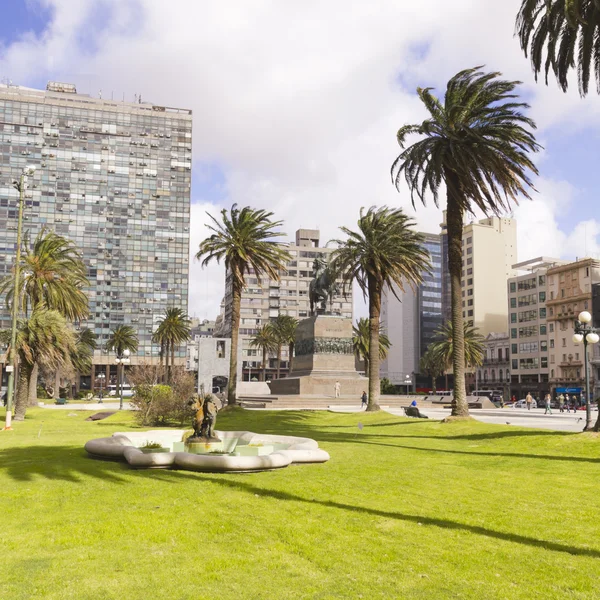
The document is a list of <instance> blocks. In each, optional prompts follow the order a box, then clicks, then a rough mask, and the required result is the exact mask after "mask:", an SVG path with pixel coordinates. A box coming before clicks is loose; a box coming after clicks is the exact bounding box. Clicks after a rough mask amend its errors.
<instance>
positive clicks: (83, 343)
mask: <svg viewBox="0 0 600 600" xmlns="http://www.w3.org/2000/svg"><path fill="white" fill-rule="evenodd" d="M96 339H97V336H96V334H95V333H94V332H93V331H92V330H91V329H88V328H87V327H84V328H83V329H81V330H80V331H78V332H77V333H76V334H75V351H74V352H73V354H72V355H71V363H72V364H73V366H74V367H75V370H76V371H77V372H78V373H89V372H90V369H91V367H92V356H93V355H94V350H95V349H96V348H97V347H98V342H97V341H96Z"/></svg>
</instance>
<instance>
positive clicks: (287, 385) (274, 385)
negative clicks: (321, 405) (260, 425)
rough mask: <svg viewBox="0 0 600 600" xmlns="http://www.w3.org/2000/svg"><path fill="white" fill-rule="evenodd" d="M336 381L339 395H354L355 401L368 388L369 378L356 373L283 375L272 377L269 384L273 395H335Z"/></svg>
mask: <svg viewBox="0 0 600 600" xmlns="http://www.w3.org/2000/svg"><path fill="white" fill-rule="evenodd" d="M336 381H339V383H340V395H341V396H356V398H357V402H358V401H359V400H360V397H361V395H362V393H363V392H366V391H368V389H369V380H368V379H367V378H366V377H361V376H360V375H358V374H357V376H356V377H329V376H327V377H319V376H316V375H305V376H303V377H285V378H283V379H274V380H273V381H271V383H270V384H269V386H270V388H271V394H273V395H282V396H285V395H295V396H301V395H310V396H335V383H336Z"/></svg>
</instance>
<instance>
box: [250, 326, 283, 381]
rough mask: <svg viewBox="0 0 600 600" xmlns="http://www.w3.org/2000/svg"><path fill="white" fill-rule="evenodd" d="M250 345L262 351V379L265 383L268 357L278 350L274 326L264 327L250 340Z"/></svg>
mask: <svg viewBox="0 0 600 600" xmlns="http://www.w3.org/2000/svg"><path fill="white" fill-rule="evenodd" d="M250 345H251V346H252V347H253V348H259V349H260V350H261V351H262V378H263V381H266V380H267V356H268V355H269V354H270V353H271V352H275V351H276V350H277V341H276V340H275V333H274V331H273V326H272V325H271V324H270V323H267V324H266V325H263V326H262V327H261V328H260V329H259V330H258V331H257V332H256V333H255V334H254V337H253V338H252V339H251V340H250Z"/></svg>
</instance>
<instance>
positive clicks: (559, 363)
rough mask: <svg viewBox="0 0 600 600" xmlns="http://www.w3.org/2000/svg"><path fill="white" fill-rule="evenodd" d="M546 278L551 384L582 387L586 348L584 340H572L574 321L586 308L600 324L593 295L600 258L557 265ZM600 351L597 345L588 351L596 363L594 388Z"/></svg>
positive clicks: (598, 278) (599, 282)
mask: <svg viewBox="0 0 600 600" xmlns="http://www.w3.org/2000/svg"><path fill="white" fill-rule="evenodd" d="M547 279H548V281H547V286H548V298H547V300H546V306H547V312H548V316H547V319H548V333H549V342H550V347H549V371H550V377H549V379H550V386H551V388H552V389H554V390H557V391H558V390H562V389H563V388H570V389H581V388H583V387H584V386H585V372H584V368H585V364H584V353H583V352H584V347H583V343H579V344H578V343H575V342H574V341H573V334H574V332H575V331H574V322H575V320H576V319H577V316H578V315H579V313H580V312H582V311H584V310H587V311H589V312H590V313H592V315H593V316H594V317H596V318H595V319H594V323H593V324H594V325H597V324H598V322H597V315H595V314H594V313H595V312H597V310H596V311H594V309H593V306H592V298H593V296H594V295H595V294H594V292H597V290H598V287H597V286H599V285H600V261H597V260H595V259H592V258H585V259H582V260H578V261H576V262H572V263H568V264H563V265H560V266H556V267H554V268H552V269H548V273H547ZM596 308H597V309H598V307H596ZM599 352H600V348H598V347H597V346H591V349H590V350H589V354H590V360H591V362H592V365H593V366H592V368H591V369H590V385H591V388H592V389H596V388H597V387H598V378H597V377H596V375H597V365H598V364H599V363H600V360H599V359H600V353H599ZM572 393H578V392H572ZM594 395H595V394H594Z"/></svg>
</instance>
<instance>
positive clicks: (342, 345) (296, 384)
mask: <svg viewBox="0 0 600 600" xmlns="http://www.w3.org/2000/svg"><path fill="white" fill-rule="evenodd" d="M295 347H296V356H295V358H294V362H293V367H292V372H291V373H290V375H289V377H285V378H284V379H275V380H273V381H271V383H269V387H270V388H271V394H273V395H296V396H298V395H311V396H312V395H319V396H335V392H336V390H335V384H336V382H339V384H340V395H343V396H348V395H351V396H355V397H356V398H360V396H361V394H362V393H363V391H366V390H367V389H368V379H367V378H366V377H361V376H360V375H359V374H358V372H357V371H356V368H355V363H354V350H353V346H352V321H351V320H350V319H347V318H344V317H339V316H336V315H318V316H316V317H309V318H308V319H304V320H302V321H300V323H299V324H298V327H297V329H296V340H295Z"/></svg>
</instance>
